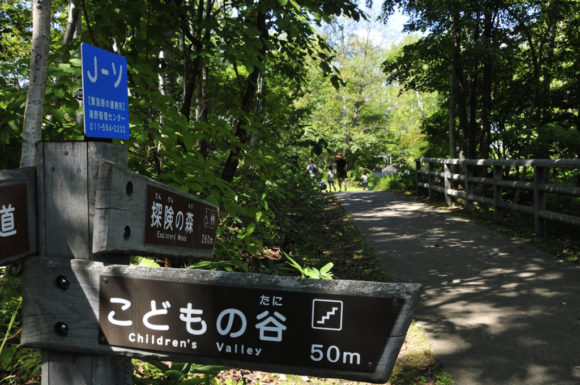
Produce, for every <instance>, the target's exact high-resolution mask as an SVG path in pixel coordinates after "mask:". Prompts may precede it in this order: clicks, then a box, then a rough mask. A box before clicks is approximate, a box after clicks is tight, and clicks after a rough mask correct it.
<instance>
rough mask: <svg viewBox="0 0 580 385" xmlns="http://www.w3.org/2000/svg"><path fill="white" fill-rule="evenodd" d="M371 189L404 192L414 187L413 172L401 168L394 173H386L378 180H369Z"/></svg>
mask: <svg viewBox="0 0 580 385" xmlns="http://www.w3.org/2000/svg"><path fill="white" fill-rule="evenodd" d="M370 185H371V187H372V189H373V190H383V191H398V192H406V191H411V190H414V188H415V172H414V171H412V170H409V169H401V170H400V171H399V172H397V173H396V174H392V175H386V176H384V177H382V178H380V179H379V180H378V181H376V182H373V181H371V184H370Z"/></svg>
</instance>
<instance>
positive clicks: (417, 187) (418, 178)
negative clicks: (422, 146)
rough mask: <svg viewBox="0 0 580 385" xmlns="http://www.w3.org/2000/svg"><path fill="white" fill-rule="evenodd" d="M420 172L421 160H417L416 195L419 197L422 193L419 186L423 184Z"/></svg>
mask: <svg viewBox="0 0 580 385" xmlns="http://www.w3.org/2000/svg"><path fill="white" fill-rule="evenodd" d="M420 171H421V160H420V159H415V193H416V194H417V196H419V194H420V191H421V189H420V187H419V184H420V183H421V177H420V174H421V173H420Z"/></svg>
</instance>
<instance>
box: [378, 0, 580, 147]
mask: <svg viewBox="0 0 580 385" xmlns="http://www.w3.org/2000/svg"><path fill="white" fill-rule="evenodd" d="M396 7H400V8H401V9H403V11H404V12H405V13H406V14H407V15H409V16H410V18H409V21H408V23H407V24H406V27H405V28H406V30H407V31H411V32H412V31H420V32H424V33H426V34H425V36H424V37H423V38H422V39H420V40H418V41H416V42H415V43H413V44H409V45H406V46H405V47H404V48H403V49H402V50H401V51H400V52H399V54H398V55H397V56H395V57H391V58H389V59H388V60H386V61H385V62H384V64H383V68H384V70H385V72H386V73H387V74H388V76H389V80H390V81H391V82H396V83H399V84H402V85H404V86H405V87H406V88H408V89H419V90H428V91H436V92H438V93H439V94H440V95H441V96H443V98H444V99H446V100H443V101H442V103H441V104H440V113H439V114H435V115H433V117H432V119H430V120H429V121H427V122H426V125H425V129H426V133H427V134H428V136H429V147H430V149H429V153H430V154H432V155H440V156H446V155H448V154H449V152H450V151H451V152H453V151H454V150H455V148H453V149H451V150H448V146H446V142H445V141H444V140H445V135H441V132H442V129H444V127H446V124H445V119H446V118H447V119H448V123H449V127H450V130H451V132H452V133H453V134H452V135H451V143H455V142H457V146H456V149H457V150H458V151H459V153H460V154H461V156H463V157H466V158H488V157H493V158H576V157H578V154H579V151H580V135H579V133H578V123H579V111H578V110H579V107H580V103H579V99H578V90H579V89H580V88H579V85H578V81H579V79H580V60H579V56H578V48H579V47H580V41H579V40H578V26H579V25H580V24H579V23H580V3H578V2H576V1H566V0H551V1H544V0H526V1H520V0H517V1H510V0H486V1H471V0H462V1H453V2H449V1H442V0H420V1H407V0H395V1H390V0H389V1H385V2H383V7H382V9H383V18H388V17H389V16H390V15H391V14H392V13H393V12H394V11H395V9H396ZM456 122H457V125H456ZM456 127H457V128H456ZM443 132H444V131H443ZM455 137H457V141H454V139H455ZM452 147H453V145H452Z"/></svg>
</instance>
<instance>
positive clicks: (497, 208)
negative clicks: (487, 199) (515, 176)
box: [493, 166, 503, 222]
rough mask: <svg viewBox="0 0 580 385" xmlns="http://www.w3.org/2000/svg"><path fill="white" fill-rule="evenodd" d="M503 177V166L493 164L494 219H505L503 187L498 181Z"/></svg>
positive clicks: (499, 220) (498, 220)
mask: <svg viewBox="0 0 580 385" xmlns="http://www.w3.org/2000/svg"><path fill="white" fill-rule="evenodd" d="M502 179H503V167H502V166H493V219H494V220H495V221H496V222H501V221H503V187H502V186H500V185H499V184H498V183H497V182H498V181H500V180H502Z"/></svg>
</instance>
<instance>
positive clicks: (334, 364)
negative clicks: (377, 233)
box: [23, 260, 420, 382]
mask: <svg viewBox="0 0 580 385" xmlns="http://www.w3.org/2000/svg"><path fill="white" fill-rule="evenodd" d="M40 266H43V267H40ZM47 266H49V267H47ZM25 273H26V274H27V277H26V279H35V278H38V277H39V276H43V277H46V276H48V277H52V276H54V277H55V279H56V278H58V277H61V279H62V277H66V279H67V280H68V281H69V282H70V288H69V289H68V290H67V291H66V292H64V291H63V290H59V289H58V288H56V285H54V284H53V285H48V284H47V285H46V286H45V287H43V288H39V289H37V290H43V291H45V295H50V298H52V300H51V301H50V302H48V303H47V302H43V301H36V303H34V304H33V305H32V306H31V304H30V303H28V305H29V307H31V308H29V310H28V311H27V312H26V313H25V314H24V316H23V322H24V324H25V327H26V330H28V331H29V332H28V333H25V335H24V336H23V341H25V343H26V344H27V345H30V346H37V347H46V346H47V345H48V346H51V348H52V349H66V350H68V351H71V350H72V351H84V352H92V353H106V352H109V353H111V352H115V353H116V354H125V355H129V356H145V357H152V358H156V359H170V360H174V361H189V362H196V363H212V364H224V365H231V366H234V367H240V368H248V369H255V370H263V371H264V370H265V371H274V372H281V373H296V374H306V375H314V376H319V377H337V378H346V379H353V380H364V381H372V382H385V381H386V380H387V379H388V377H389V375H390V373H391V370H392V366H393V365H394V362H395V360H396V358H397V355H398V352H399V349H400V347H401V344H402V343H403V340H404V338H405V335H406V332H407V328H408V326H409V323H410V321H411V317H412V315H413V312H414V308H415V305H416V302H417V298H418V296H419V290H420V285H418V284H389V283H377V282H362V281H340V280H334V281H327V280H307V279H300V278H291V277H276V276H268V275H258V274H242V273H227V272H213V271H200V270H189V269H169V268H166V269H151V268H144V267H136V266H120V265H112V266H103V265H102V264H99V263H91V262H87V261H84V262H81V261H78V260H73V261H72V265H66V264H63V263H62V262H58V263H57V262H55V261H45V262H43V263H42V264H41V263H38V261H37V262H31V263H30V265H27V266H26V269H25ZM49 281H50V279H49ZM26 294H27V295H26V298H35V295H38V293H35V292H28V293H26ZM65 297H66V300H64V298H65ZM71 304H74V308H75V310H74V311H71V310H72V307H73V306H72V305H71ZM62 324H64V325H66V330H67V333H68V334H67V335H66V336H64V337H63V336H59V335H57V334H56V333H55V331H54V327H55V325H62Z"/></svg>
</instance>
